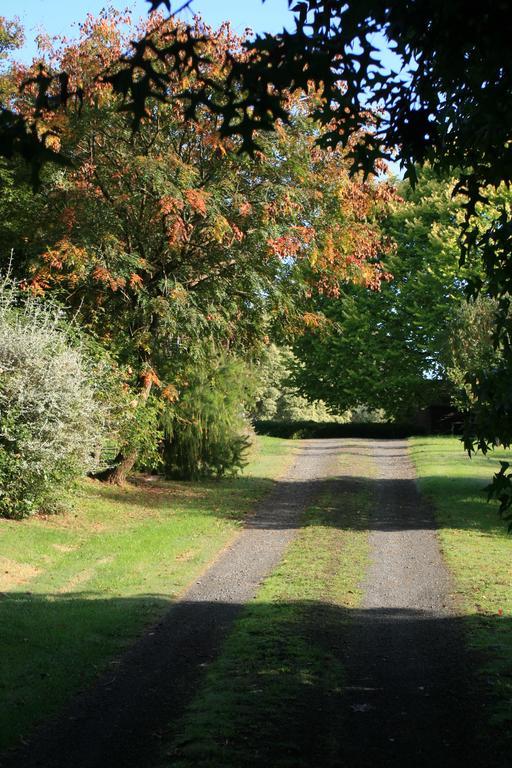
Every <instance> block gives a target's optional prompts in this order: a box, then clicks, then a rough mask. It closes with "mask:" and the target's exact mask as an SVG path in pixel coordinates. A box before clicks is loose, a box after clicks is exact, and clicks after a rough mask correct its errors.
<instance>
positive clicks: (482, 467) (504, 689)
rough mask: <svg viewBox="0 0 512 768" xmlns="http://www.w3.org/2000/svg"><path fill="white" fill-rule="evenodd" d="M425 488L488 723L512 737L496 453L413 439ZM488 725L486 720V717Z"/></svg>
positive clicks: (508, 560)
mask: <svg viewBox="0 0 512 768" xmlns="http://www.w3.org/2000/svg"><path fill="white" fill-rule="evenodd" d="M410 450H411V455H412V458H413V460H414V462H415V465H416V469H417V473H418V477H419V484H420V489H421V491H422V493H423V494H425V496H426V497H427V498H428V499H430V500H431V502H432V504H433V506H434V509H435V513H436V519H437V522H438V524H439V527H440V532H439V538H440V541H441V547H442V550H443V553H444V556H445V559H446V562H447V564H448V566H449V568H450V570H451V572H452V573H453V575H454V582H455V589H456V592H457V596H458V599H459V603H460V608H461V612H462V613H463V614H464V615H465V617H466V619H465V621H466V624H467V630H468V640H469V644H470V646H471V647H472V648H473V649H475V651H476V654H475V657H476V659H477V660H478V665H479V668H480V672H481V676H480V679H481V683H482V685H484V686H486V687H488V688H490V690H491V694H492V702H493V703H492V707H491V710H492V711H490V712H488V720H489V722H490V723H491V724H494V725H496V726H497V727H498V728H500V729H501V730H502V733H503V734H508V733H511V732H512V729H511V723H512V588H511V587H512V537H511V536H510V535H509V534H507V530H506V525H505V524H504V523H503V522H502V521H501V520H500V518H499V516H498V509H497V505H496V504H495V503H492V504H488V503H487V502H486V495H485V494H484V493H483V492H482V489H483V488H484V487H485V486H486V485H487V484H488V483H489V482H490V480H491V478H492V475H493V473H494V472H495V471H496V470H497V469H499V461H498V460H499V459H504V458H509V456H508V457H507V454H505V453H503V452H501V451H500V452H498V451H496V452H495V453H494V454H492V455H490V456H489V457H488V458H486V457H484V456H481V455H478V456H476V457H473V458H472V459H469V458H468V457H467V455H465V454H464V451H463V449H462V446H461V443H460V441H459V440H457V439H455V438H447V437H446V438H443V437H441V438H422V437H421V438H420V437H418V438H412V439H411V440H410ZM484 719H485V718H484Z"/></svg>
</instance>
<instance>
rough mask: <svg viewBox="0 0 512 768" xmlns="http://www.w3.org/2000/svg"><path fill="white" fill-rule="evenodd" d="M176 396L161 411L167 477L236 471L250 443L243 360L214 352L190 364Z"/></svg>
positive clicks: (249, 386) (248, 386)
mask: <svg viewBox="0 0 512 768" xmlns="http://www.w3.org/2000/svg"><path fill="white" fill-rule="evenodd" d="M185 382H186V384H185V385H184V386H183V389H182V391H181V393H180V397H179V399H178V401H177V402H176V403H175V404H173V406H170V407H169V408H167V409H166V410H165V412H164V416H163V428H164V434H165V438H164V442H163V452H162V453H163V467H164V473H165V475H166V476H167V477H179V478H183V479H196V478H200V477H211V476H217V477H220V476H222V475H226V474H236V473H237V472H238V471H240V470H241V469H242V468H243V467H244V465H245V463H246V459H245V457H246V453H247V450H248V448H249V446H250V442H251V441H250V434H249V426H248V422H247V419H246V416H245V407H246V404H247V403H248V401H249V400H250V399H251V397H252V396H253V388H254V384H253V381H252V377H251V375H250V371H249V369H248V368H247V367H246V366H245V364H244V363H243V362H242V361H240V360H237V359H236V358H233V357H231V356H229V355H225V354H220V355H217V356H214V357H213V358H211V359H209V360H208V361H207V362H206V363H203V364H200V365H197V367H194V368H192V369H190V370H189V371H188V372H187V374H186V377H185Z"/></svg>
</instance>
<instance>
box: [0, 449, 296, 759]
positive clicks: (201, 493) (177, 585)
mask: <svg viewBox="0 0 512 768" xmlns="http://www.w3.org/2000/svg"><path fill="white" fill-rule="evenodd" d="M295 446H296V444H294V443H293V442H291V441H287V440H280V439H277V438H265V437H264V438H258V439H257V449H255V450H254V451H253V456H252V460H251V462H250V464H249V466H248V467H247V468H246V471H245V472H244V475H243V477H240V478H236V479H227V480H222V481H220V482H214V481H212V482H195V483H179V482H148V481H145V480H144V479H142V478H141V479H140V483H139V485H137V486H135V485H130V486H127V487H126V488H123V489H120V488H113V487H108V486H104V485H101V484H100V483H97V482H94V481H88V482H84V483H83V485H82V487H81V489H80V492H79V494H78V498H77V499H76V504H75V509H74V510H73V511H70V512H68V513H67V514H63V515H56V516H52V517H46V518H37V517H34V518H30V519H28V520H24V521H8V520H0V552H1V556H0V627H1V628H2V629H1V633H0V655H1V659H2V663H1V670H0V700H1V701H2V707H1V708H0V746H1V747H5V746H8V745H10V744H12V743H14V742H15V741H16V740H17V739H18V738H19V737H20V736H23V735H25V734H26V733H27V732H28V730H29V729H30V726H31V725H33V724H34V722H35V721H37V720H38V719H39V718H43V717H45V716H47V715H49V714H51V713H53V712H55V711H57V710H58V708H59V707H60V706H61V705H62V704H63V703H64V702H65V701H66V699H67V698H68V697H69V696H70V694H71V693H72V692H73V691H75V690H77V689H79V688H81V687H83V686H84V685H86V684H88V683H89V682H90V681H91V679H92V678H94V676H95V675H97V674H98V672H99V671H100V670H102V669H104V668H105V666H106V665H108V663H109V662H111V661H112V660H113V659H115V657H116V656H117V655H118V654H119V653H120V651H122V650H123V648H125V647H126V646H127V645H128V644H129V643H130V642H131V641H132V640H133V639H134V637H136V636H137V635H138V634H139V633H140V632H141V631H142V629H143V628H144V626H146V625H147V624H148V623H151V622H154V621H155V620H156V619H157V618H158V617H159V616H160V615H161V614H162V612H163V611H165V610H166V609H167V608H168V606H169V602H170V601H171V600H172V599H173V598H175V597H176V595H178V594H179V593H180V592H181V591H182V590H183V589H184V588H185V587H186V586H187V584H189V582H191V581H192V580H193V579H194V578H196V577H197V576H198V574H199V573H200V572H201V571H202V570H203V569H204V568H205V567H206V566H207V564H208V563H209V562H210V561H211V560H212V559H213V558H214V557H215V555H216V554H217V553H218V552H219V551H220V550H221V549H222V548H223V547H224V546H225V545H226V544H227V543H228V542H229V541H230V540H231V539H232V538H233V537H234V536H235V535H236V534H237V531H238V530H239V529H240V526H241V524H242V521H243V519H244V517H245V516H246V514H247V512H248V511H249V510H250V509H251V508H252V507H253V505H254V503H255V502H256V501H257V500H258V499H260V498H261V497H262V496H263V495H264V494H265V493H267V492H268V490H269V489H270V487H271V486H272V483H273V480H274V479H275V478H276V477H278V476H279V474H280V473H282V472H283V471H285V470H286V468H287V466H288V465H289V463H290V462H291V460H292V457H293V455H294V452H295V450H296V448H295Z"/></svg>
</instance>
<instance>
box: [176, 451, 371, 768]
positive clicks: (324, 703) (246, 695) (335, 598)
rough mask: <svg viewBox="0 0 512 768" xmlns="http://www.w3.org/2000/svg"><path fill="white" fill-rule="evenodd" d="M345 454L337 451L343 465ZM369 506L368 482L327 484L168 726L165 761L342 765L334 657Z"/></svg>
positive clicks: (201, 765) (353, 599) (233, 767)
mask: <svg viewBox="0 0 512 768" xmlns="http://www.w3.org/2000/svg"><path fill="white" fill-rule="evenodd" d="M347 461H348V459H347V457H346V456H345V457H344V456H341V457H340V463H343V462H347ZM359 462H360V463H359V464H358V471H359V472H360V473H361V474H362V475H363V474H365V475H367V476H369V477H370V476H371V473H372V467H371V461H370V460H366V459H364V458H361V459H359ZM363 465H364V466H363ZM354 473H355V472H352V473H350V472H349V473H348V474H354ZM371 504H372V494H371V491H370V487H369V483H367V482H359V483H358V484H357V485H353V486H352V487H351V488H348V487H347V488H346V489H345V490H344V491H343V492H340V490H339V488H338V489H337V491H336V493H335V494H334V493H333V492H332V490H329V488H328V487H327V488H326V490H325V492H324V494H323V495H322V497H321V499H320V500H319V502H318V504H317V506H315V507H314V508H312V509H311V510H309V512H308V513H307V514H306V516H305V518H304V520H303V524H302V527H301V530H300V531H299V534H298V536H297V538H296V539H295V540H294V542H293V543H292V544H291V546H290V547H289V549H288V551H287V553H286V555H285V557H284V559H283V560H282V562H281V564H280V565H279V567H278V568H277V569H276V570H275V571H274V572H273V573H272V574H271V575H270V576H269V578H267V579H266V581H265V582H264V584H263V585H262V587H261V588H260V591H259V593H258V595H257V597H256V599H255V600H253V601H252V602H251V603H249V604H248V605H247V606H246V607H245V608H244V610H243V612H242V615H241V618H240V619H239V620H238V621H237V622H236V623H235V626H234V628H233V630H232V632H231V634H230V636H229V638H228V640H227V642H226V644H225V646H224V649H223V652H222V654H221V656H220V657H219V659H218V660H217V661H215V662H214V663H213V665H212V666H211V667H210V670H209V672H208V675H207V679H206V682H205V684H204V685H203V687H202V689H201V690H200V691H199V693H198V695H197V696H196V698H195V700H194V701H193V703H192V705H191V706H190V707H189V709H188V711H187V713H186V715H185V716H184V718H183V720H182V721H181V722H180V723H178V724H176V725H175V726H174V728H173V733H172V735H171V736H170V738H169V739H168V741H167V745H166V749H165V754H166V755H167V756H168V757H167V758H166V762H165V763H164V764H166V765H172V766H173V768H206V766H211V768H218V766H222V768H240V766H246V765H247V766H249V765H250V766H253V767H256V766H262V768H263V767H265V768H268V766H272V768H285V766H294V768H300V766H302V765H313V764H316V765H319V766H322V767H323V768H328V766H331V765H332V766H334V765H338V764H339V763H338V762H337V759H338V758H337V755H338V751H339V740H340V739H341V738H343V723H342V721H341V712H342V708H341V706H340V697H341V695H342V691H343V685H344V670H343V666H342V664H341V662H340V659H341V658H342V656H343V652H342V648H343V646H342V643H343V635H344V628H345V626H346V624H347V622H348V621H349V620H350V612H351V609H353V608H355V607H356V606H357V605H358V603H359V601H360V597H361V590H360V582H361V580H362V578H363V576H364V573H365V570H366V564H367V558H368V534H367V514H368V512H369V511H370V508H371ZM312 751H313V754H312Z"/></svg>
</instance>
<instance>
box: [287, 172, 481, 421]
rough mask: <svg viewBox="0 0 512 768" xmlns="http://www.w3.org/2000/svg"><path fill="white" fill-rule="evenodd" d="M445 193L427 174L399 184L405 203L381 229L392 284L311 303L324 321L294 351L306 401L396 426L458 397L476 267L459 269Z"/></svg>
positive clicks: (452, 212)
mask: <svg viewBox="0 0 512 768" xmlns="http://www.w3.org/2000/svg"><path fill="white" fill-rule="evenodd" d="M451 189H452V184H451V182H450V180H447V181H439V180H437V179H436V177H435V174H434V173H433V172H432V171H431V170H429V169H426V170H425V171H423V172H422V173H420V174H419V181H418V184H417V185H416V187H415V189H414V190H412V189H411V188H410V186H409V185H408V184H406V183H402V184H401V186H400V193H401V195H402V201H401V202H396V203H395V204H394V205H392V206H390V207H391V210H390V213H389V215H388V216H387V217H386V219H385V221H384V222H383V226H384V227H385V229H386V232H387V233H388V234H389V236H391V237H392V239H393V241H394V242H395V244H396V249H395V250H394V251H393V252H391V253H390V254H389V255H388V256H387V257H386V259H385V262H384V264H383V267H384V268H385V269H387V270H388V271H389V272H390V273H391V274H392V275H393V279H392V280H390V281H389V282H385V283H383V284H382V285H381V289H380V291H377V292H370V291H368V290H367V289H366V288H365V287H364V286H346V287H345V288H344V290H343V294H342V297H341V301H338V302H333V301H331V300H329V299H326V298H324V297H319V298H318V299H317V302H316V304H317V306H316V309H317V311H318V312H322V313H323V314H324V315H325V316H326V318H327V322H326V323H325V324H323V325H322V326H320V327H319V328H318V329H312V330H310V332H309V333H307V334H304V336H303V337H301V338H299V339H298V340H297V342H296V345H295V351H296V354H297V356H298V359H299V361H300V362H299V365H298V366H296V369H295V381H296V383H297V384H298V385H299V386H300V387H301V389H302V391H303V393H304V394H306V395H308V396H309V397H316V398H322V399H323V400H325V401H326V402H327V403H328V405H329V406H330V407H331V408H333V409H338V410H339V411H343V410H345V409H348V408H352V407H354V406H368V407H370V408H373V409H377V408H383V409H384V410H385V411H386V413H387V415H388V416H390V417H394V418H407V417H408V416H410V415H411V414H412V413H414V412H415V411H416V410H417V409H418V408H420V407H422V406H423V407H425V406H427V405H430V404H432V403H433V402H436V400H438V398H439V396H440V394H442V393H444V396H452V397H457V396H459V397H460V396H462V393H463V392H464V391H465V386H466V385H465V382H464V381H461V374H460V366H461V365H463V364H464V362H465V363H467V365H468V368H467V369H466V373H467V371H469V370H472V371H475V370H476V365H475V361H472V362H471V364H470V360H469V356H468V355H467V354H466V355H464V361H463V355H462V354H461V353H462V348H463V345H462V341H461V339H462V338H463V329H462V328H461V327H460V317H461V316H462V310H461V309H460V308H461V307H462V306H464V305H465V304H466V297H465V288H466V286H467V284H468V283H469V282H470V281H471V280H474V279H475V277H478V276H479V274H480V272H481V266H480V264H479V262H478V261H475V263H474V264H473V266H470V265H469V264H466V267H465V268H464V269H462V270H461V269H460V268H459V263H458V262H459V248H458V241H457V235H458V231H459V230H458V227H459V222H460V220H461V218H462V217H463V212H462V210H461V205H460V202H458V201H457V200H455V199H453V197H452V195H451ZM455 317H457V319H458V322H457V323H456V321H455ZM465 317H466V319H467V320H468V322H473V321H474V322H476V318H475V317H473V318H472V319H471V318H469V317H468V315H467V313H466V315H465ZM475 332H476V329H475ZM469 333H471V329H470V328H468V329H467V330H466V336H467V335H468V334H469ZM466 405H467V402H466Z"/></svg>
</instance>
